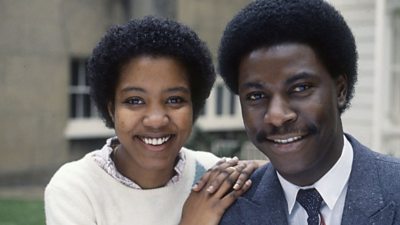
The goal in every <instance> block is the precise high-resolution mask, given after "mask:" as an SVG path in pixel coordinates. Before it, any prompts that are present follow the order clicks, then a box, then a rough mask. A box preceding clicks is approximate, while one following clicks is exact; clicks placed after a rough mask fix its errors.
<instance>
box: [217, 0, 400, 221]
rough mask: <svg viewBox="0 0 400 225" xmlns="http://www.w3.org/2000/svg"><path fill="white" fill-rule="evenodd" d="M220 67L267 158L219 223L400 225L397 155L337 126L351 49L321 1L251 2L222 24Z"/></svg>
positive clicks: (342, 26) (350, 76) (346, 96)
mask: <svg viewBox="0 0 400 225" xmlns="http://www.w3.org/2000/svg"><path fill="white" fill-rule="evenodd" d="M219 69H220V73H221V76H222V77H223V78H224V80H225V82H226V84H227V85H228V86H229V88H230V89H231V90H232V91H233V92H234V93H236V94H238V95H239V97H240V102H241V107H242V114H243V120H244V124H245V128H246V132H247V134H248V136H249V138H250V140H251V141H252V142H253V143H254V145H255V146H256V147H257V148H258V149H259V150H260V151H261V152H263V153H264V154H265V155H266V156H267V157H268V158H269V159H270V161H271V164H268V165H266V166H264V167H262V168H260V169H258V171H256V173H255V174H254V175H253V176H252V181H253V185H252V187H251V189H250V190H249V191H248V192H247V193H246V194H245V195H244V196H243V197H241V198H239V199H238V201H237V202H236V203H235V204H234V205H232V206H231V208H230V209H229V210H228V211H227V212H226V213H225V215H224V217H223V219H222V221H221V224H229V225H232V224H233V225H235V224H247V225H250V224H254V225H255V224H257V225H260V224H269V225H286V224H289V225H294V224H299V225H304V224H309V225H319V224H326V225H339V224H352V225H365V224H377V225H378V224H379V225H388V224H400V207H399V205H400V161H399V160H398V159H395V158H391V157H388V156H384V155H381V154H378V153H375V152H373V151H371V150H370V149H368V148H367V147H365V146H363V145H362V144H360V143H359V142H358V141H357V140H356V139H355V138H354V137H352V136H350V135H349V134H345V133H344V132H343V127H342V121H341V114H342V113H343V112H344V111H345V109H347V108H348V107H349V105H350V100H351V98H352V96H353V92H354V84H355V82H356V80H357V50H356V46H355V41H354V37H353V35H352V33H351V31H350V29H349V27H348V26H347V24H346V22H345V21H344V19H343V17H342V16H341V15H340V14H339V12H338V11H336V10H335V9H334V8H333V7H332V6H331V5H329V4H328V3H327V2H325V1H323V0H258V1H254V2H252V3H250V4H249V5H248V6H247V7H245V8H244V9H243V10H241V11H240V12H239V13H238V15H236V16H235V17H234V18H233V19H232V21H230V22H229V24H228V25H227V28H226V30H225V32H224V35H223V37H222V40H221V45H220V50H219Z"/></svg>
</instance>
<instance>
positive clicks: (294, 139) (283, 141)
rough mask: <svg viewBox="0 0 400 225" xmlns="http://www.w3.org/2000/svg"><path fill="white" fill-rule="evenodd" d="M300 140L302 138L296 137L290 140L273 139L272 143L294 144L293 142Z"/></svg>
mask: <svg viewBox="0 0 400 225" xmlns="http://www.w3.org/2000/svg"><path fill="white" fill-rule="evenodd" d="M301 138H302V137H301V136H296V137H291V138H288V139H274V140H273V141H274V142H276V143H279V144H287V143H290V142H294V141H297V140H300V139H301Z"/></svg>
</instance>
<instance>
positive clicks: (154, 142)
mask: <svg viewBox="0 0 400 225" xmlns="http://www.w3.org/2000/svg"><path fill="white" fill-rule="evenodd" d="M170 138H171V136H166V137H161V138H146V137H142V138H141V139H142V141H143V142H144V143H146V144H148V145H162V144H164V143H165V142H167V141H168V140H169V139H170Z"/></svg>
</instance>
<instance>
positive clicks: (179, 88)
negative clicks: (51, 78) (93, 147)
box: [45, 17, 254, 225]
mask: <svg viewBox="0 0 400 225" xmlns="http://www.w3.org/2000/svg"><path fill="white" fill-rule="evenodd" d="M88 69H89V81H90V85H91V96H92V98H93V100H94V102H95V104H96V106H97V108H98V110H99V113H100V116H101V117H102V118H103V119H104V121H105V124H106V126H107V127H110V128H114V129H115V133H116V137H114V138H111V139H109V140H107V143H106V145H105V146H104V147H103V148H102V149H100V150H97V151H93V152H91V153H89V154H87V155H86V156H85V157H84V158H82V159H81V160H78V161H76V162H71V163H68V164H66V165H64V166H63V167H61V168H60V169H59V170H58V171H57V173H56V174H55V175H54V177H53V178H52V180H51V181H50V183H49V184H48V186H47V187H46V191H45V209H46V220H47V224H85V225H91V224H108V225H111V224H113V225H114V224H139V225H145V224H178V223H180V224H202V225H204V224H217V223H218V222H219V219H220V217H221V216H222V214H223V212H224V211H225V209H226V208H227V207H229V205H230V204H231V203H232V202H233V201H234V200H235V199H236V198H237V197H238V196H239V195H240V194H242V193H243V192H244V191H246V190H247V189H248V188H249V186H250V184H251V183H250V181H246V179H247V176H246V174H248V172H252V171H253V170H254V165H247V167H246V165H245V164H239V165H238V166H236V164H237V159H233V160H229V161H226V160H223V161H220V162H219V163H218V164H217V165H216V166H215V167H213V168H214V169H212V170H210V171H209V172H207V173H206V174H205V175H204V176H203V179H202V180H201V181H200V182H199V183H198V185H196V187H194V188H193V190H194V192H192V194H190V192H191V187H192V186H193V185H194V184H195V183H196V182H197V181H198V180H199V177H200V176H201V175H203V174H204V173H205V172H206V170H207V169H209V168H210V167H212V166H213V165H214V164H215V163H216V162H217V161H218V158H217V157H216V156H214V155H212V154H210V153H206V152H196V151H191V150H188V149H186V148H184V147H183V145H184V144H185V142H186V141H187V139H188V137H189V135H190V132H191V130H192V126H193V123H194V121H195V119H196V118H197V116H198V115H199V112H200V110H201V108H202V107H203V105H204V103H205V100H206V99H207V97H208V95H209V93H210V90H211V87H212V85H213V82H214V80H215V72H214V69H213V65H212V61H211V57H210V53H209V51H208V49H207V48H206V46H205V44H204V43H203V42H202V41H200V39H199V38H198V37H197V35H196V34H195V33H194V32H193V31H191V30H190V29H189V28H188V27H186V26H183V25H181V24H179V23H177V22H174V21H171V20H165V19H158V18H154V17H146V18H144V19H142V20H133V21H130V22H129V23H127V24H126V25H121V26H115V27H113V28H111V29H110V30H109V31H108V32H107V33H106V35H105V36H104V37H103V39H102V40H101V41H100V42H99V44H98V45H97V46H96V47H95V49H94V50H93V54H92V56H91V58H90V60H89V63H88ZM234 166H236V167H234ZM244 167H246V168H244ZM241 171H243V173H242V174H241V173H240V172H241ZM236 180H237V182H236V184H235V185H234V188H233V190H232V189H231V187H232V183H234V182H232V181H236ZM245 181H246V182H245ZM189 194H190V197H189V199H188V200H187V201H186V199H187V198H188V196H189ZM185 201H186V204H185V207H184V203H185ZM182 210H183V213H182Z"/></svg>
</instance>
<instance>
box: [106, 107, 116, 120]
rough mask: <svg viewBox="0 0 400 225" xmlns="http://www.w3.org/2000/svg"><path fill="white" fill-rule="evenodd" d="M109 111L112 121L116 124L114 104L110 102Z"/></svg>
mask: <svg viewBox="0 0 400 225" xmlns="http://www.w3.org/2000/svg"><path fill="white" fill-rule="evenodd" d="M107 109H108V115H110V117H111V119H112V121H113V122H114V111H115V109H114V104H113V103H112V102H109V103H108V104H107Z"/></svg>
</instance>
